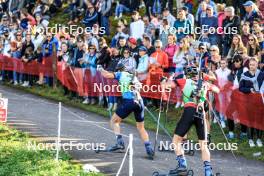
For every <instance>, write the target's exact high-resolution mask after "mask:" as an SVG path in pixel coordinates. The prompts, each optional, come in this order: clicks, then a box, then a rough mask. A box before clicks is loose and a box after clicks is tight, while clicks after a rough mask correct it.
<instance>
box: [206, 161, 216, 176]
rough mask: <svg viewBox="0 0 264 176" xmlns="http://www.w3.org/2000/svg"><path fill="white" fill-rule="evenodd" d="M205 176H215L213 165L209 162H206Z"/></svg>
mask: <svg viewBox="0 0 264 176" xmlns="http://www.w3.org/2000/svg"><path fill="white" fill-rule="evenodd" d="M204 175H205V176H214V174H213V170H212V166H211V163H210V162H209V161H204Z"/></svg>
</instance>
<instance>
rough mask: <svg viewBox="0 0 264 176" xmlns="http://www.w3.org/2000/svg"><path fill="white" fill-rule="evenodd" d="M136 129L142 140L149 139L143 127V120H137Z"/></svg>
mask: <svg viewBox="0 0 264 176" xmlns="http://www.w3.org/2000/svg"><path fill="white" fill-rule="evenodd" d="M137 129H138V132H139V134H140V137H141V139H142V140H143V142H147V141H149V135H148V133H147V131H146V129H145V126H144V121H143V122H137Z"/></svg>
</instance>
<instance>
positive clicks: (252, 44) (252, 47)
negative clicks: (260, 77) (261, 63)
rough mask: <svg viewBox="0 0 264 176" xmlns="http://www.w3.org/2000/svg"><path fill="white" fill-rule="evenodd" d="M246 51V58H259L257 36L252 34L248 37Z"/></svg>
mask: <svg viewBox="0 0 264 176" xmlns="http://www.w3.org/2000/svg"><path fill="white" fill-rule="evenodd" d="M247 51H248V56H250V57H259V58H260V48H259V43H258V39H257V36H255V35H253V34H250V35H249V36H248V43H247Z"/></svg>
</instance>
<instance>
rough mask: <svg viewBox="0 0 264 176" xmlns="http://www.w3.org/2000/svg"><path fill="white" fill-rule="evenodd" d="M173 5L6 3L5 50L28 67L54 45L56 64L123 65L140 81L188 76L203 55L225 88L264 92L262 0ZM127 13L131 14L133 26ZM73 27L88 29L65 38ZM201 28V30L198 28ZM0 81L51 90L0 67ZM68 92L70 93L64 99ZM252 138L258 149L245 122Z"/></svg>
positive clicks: (0, 14)
mask: <svg viewBox="0 0 264 176" xmlns="http://www.w3.org/2000/svg"><path fill="white" fill-rule="evenodd" d="M173 3H175V2H174V1H172V0H133V1H131V0H120V1H114V0H90V1H89V0H71V1H62V0H22V1H18V0H1V1H0V20H1V22H0V37H1V38H0V51H1V54H3V55H6V56H9V57H12V58H14V59H21V61H22V62H25V63H27V62H32V61H35V62H40V63H41V62H43V59H45V58H46V57H49V56H51V55H52V54H54V47H55V49H56V54H57V56H58V61H59V62H66V63H67V64H68V65H70V66H73V67H77V68H83V69H90V70H94V71H95V72H96V67H97V65H102V66H103V67H104V69H106V70H109V71H115V67H116V66H117V64H118V63H120V62H121V63H123V64H124V65H125V68H126V70H127V71H130V72H135V73H137V74H141V77H140V79H145V78H146V77H147V74H148V73H150V74H153V75H155V74H163V73H174V74H175V75H178V76H179V75H180V76H184V68H185V67H186V66H187V65H190V64H197V60H198V59H199V58H200V57H201V58H202V61H203V62H202V68H203V70H204V71H205V72H207V73H209V74H212V75H214V76H215V78H216V79H217V80H218V85H219V87H220V89H221V90H224V89H225V85H226V84H227V83H228V82H230V81H231V82H232V83H233V85H234V86H233V87H234V89H239V91H241V92H243V93H245V94H253V93H256V92H261V90H263V89H264V88H263V87H264V86H263V80H264V73H263V71H264V66H263V64H264V28H263V15H264V1H263V0H258V1H257V2H252V1H244V0H233V1H232V2H231V3H232V4H231V5H230V6H227V5H226V3H228V2H226V1H225V0H215V1H213V0H203V1H199V3H197V2H196V1H193V0H177V1H176V4H173ZM196 5H198V7H197V10H196V11H194V10H193V9H194V7H195V6H196ZM63 6H64V7H63ZM174 7H175V8H174ZM61 10H64V11H63V12H64V13H65V14H68V21H67V22H66V23H65V24H63V25H62V30H60V31H59V32H58V33H52V32H51V31H49V30H45V32H44V33H43V32H42V29H43V28H44V29H47V28H48V26H49V23H50V20H51V19H52V18H54V16H56V14H57V12H58V11H61ZM142 11H144V12H142ZM127 15H129V16H131V21H130V20H129V21H130V22H128V21H127V20H126V19H127ZM125 16H126V17H125ZM110 19H111V20H110ZM114 21H115V22H116V23H117V26H116V27H115V26H113V24H112V22H114ZM72 24H78V25H82V26H85V27H86V29H87V30H85V32H84V33H83V34H78V33H77V32H76V31H75V32H73V33H67V32H66V31H65V28H64V27H65V25H66V26H68V25H72ZM198 27H200V30H198V31H197V30H194V29H196V28H198ZM201 29H202V30H201ZM100 31H103V32H102V33H101V32H100ZM113 31H114V35H112V34H113ZM109 38H110V40H109ZM144 74H146V76H145V78H144ZM142 75H143V76H142ZM0 79H1V81H9V82H11V83H13V84H14V85H17V84H22V86H25V87H27V86H33V85H34V84H39V85H42V84H48V85H52V80H51V78H47V77H45V75H41V74H40V75H39V76H32V75H29V74H21V73H18V72H15V71H12V72H10V71H4V70H1V77H0ZM68 93H69V91H68V90H67V88H65V94H68ZM176 94H177V95H176V96H177V102H176V105H175V108H179V107H181V106H183V103H182V94H181V93H180V91H179V90H176ZM72 96H78V95H76V93H72ZM221 96H222V94H221ZM221 96H220V97H219V101H221ZM81 98H83V100H84V101H83V103H84V104H96V103H97V102H98V103H99V104H100V105H102V104H104V103H103V101H104V98H103V97H102V96H100V97H99V98H96V97H90V96H89V97H81ZM108 103H109V105H108V108H109V109H113V110H115V109H116V105H117V97H108ZM146 103H147V105H151V104H152V103H153V104H154V105H155V104H157V102H155V101H152V100H151V99H146ZM219 117H220V118H219V119H218V120H220V121H221V126H222V128H227V127H228V130H229V133H228V137H229V138H230V139H233V138H234V137H235V134H234V126H235V123H234V121H233V120H230V119H227V117H225V115H224V114H221V113H220V114H219ZM226 123H227V127H226ZM255 134H256V138H257V141H256V144H257V145H258V146H259V147H261V146H262V142H261V131H260V130H256V129H254V128H251V129H247V127H246V126H245V125H241V133H240V136H239V137H240V138H245V137H246V136H248V139H249V145H250V147H254V146H255V143H254V140H253V139H254V137H255Z"/></svg>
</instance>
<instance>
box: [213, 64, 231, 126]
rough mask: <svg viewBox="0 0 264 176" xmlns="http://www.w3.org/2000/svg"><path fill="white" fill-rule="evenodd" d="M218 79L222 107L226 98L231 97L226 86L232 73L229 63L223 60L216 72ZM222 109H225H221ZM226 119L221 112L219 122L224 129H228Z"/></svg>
mask: <svg viewBox="0 0 264 176" xmlns="http://www.w3.org/2000/svg"><path fill="white" fill-rule="evenodd" d="M215 73H216V77H217V82H218V87H219V88H220V91H221V93H220V94H218V99H219V104H220V106H223V105H224V98H225V97H229V96H230V95H229V94H230V91H228V89H227V88H226V85H227V83H228V76H229V75H230V73H231V71H230V70H229V69H228V68H227V61H226V60H224V59H222V60H221V61H220V68H219V69H217V70H216V71H215ZM220 109H223V108H222V107H220ZM225 119H226V117H225V116H224V114H223V113H221V112H220V119H218V120H219V122H220V124H221V127H222V128H225V127H226V124H225Z"/></svg>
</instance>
